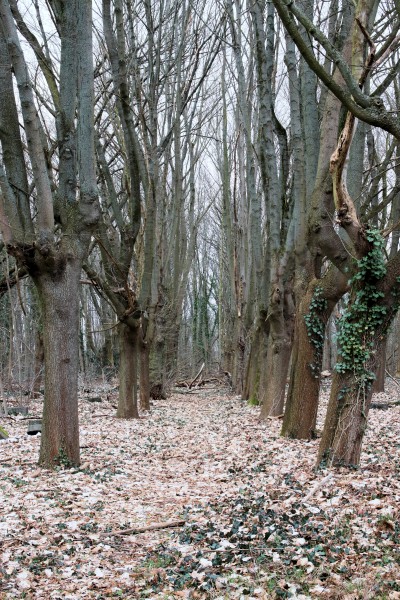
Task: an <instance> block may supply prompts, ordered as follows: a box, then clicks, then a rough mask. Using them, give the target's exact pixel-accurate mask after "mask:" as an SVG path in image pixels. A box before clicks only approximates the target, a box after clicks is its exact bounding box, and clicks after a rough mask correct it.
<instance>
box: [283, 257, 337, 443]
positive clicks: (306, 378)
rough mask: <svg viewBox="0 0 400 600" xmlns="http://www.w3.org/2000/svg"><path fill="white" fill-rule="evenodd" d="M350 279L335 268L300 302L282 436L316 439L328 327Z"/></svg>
mask: <svg viewBox="0 0 400 600" xmlns="http://www.w3.org/2000/svg"><path fill="white" fill-rule="evenodd" d="M346 287H347V279H346V277H344V276H343V275H341V274H340V273H339V271H338V270H337V269H335V268H331V269H330V271H329V272H328V273H327V274H326V275H325V277H324V278H323V279H314V280H313V281H312V282H311V283H310V285H309V286H308V289H307V292H306V294H305V295H304V297H303V298H302V300H301V301H300V305H299V307H298V310H297V318H296V324H295V333H294V345H293V353H292V365H291V376H290V384H289V391H288V397H287V402H286V408H285V416H284V419H283V424H282V435H284V436H286V437H290V438H295V439H313V438H315V426H316V420H317V410H318V400H319V390H320V383H321V381H320V375H321V367H322V357H323V348H324V337H325V327H326V324H327V322H328V319H329V317H330V315H331V313H332V310H333V308H334V306H335V304H336V303H337V302H338V300H339V298H340V297H341V296H342V295H343V293H344V292H345V290H346Z"/></svg>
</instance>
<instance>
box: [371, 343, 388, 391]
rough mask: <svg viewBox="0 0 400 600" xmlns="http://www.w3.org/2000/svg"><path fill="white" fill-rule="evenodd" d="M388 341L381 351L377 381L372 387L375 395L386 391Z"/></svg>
mask: <svg viewBox="0 0 400 600" xmlns="http://www.w3.org/2000/svg"><path fill="white" fill-rule="evenodd" d="M386 342H387V340H386V339H385V341H384V342H383V344H382V348H381V351H380V353H379V356H378V368H377V370H376V379H375V381H374V383H373V386H372V391H373V393H378V392H384V391H385V376H386V348H387V343H386Z"/></svg>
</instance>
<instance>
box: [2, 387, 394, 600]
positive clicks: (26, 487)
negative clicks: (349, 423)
mask: <svg viewBox="0 0 400 600" xmlns="http://www.w3.org/2000/svg"><path fill="white" fill-rule="evenodd" d="M328 392H329V389H328V384H326V385H325V387H324V390H323V392H322V403H321V404H322V407H321V410H320V415H319V420H318V426H319V429H321V428H322V422H323V421H322V419H323V416H324V412H325V409H326V404H327V398H328ZM93 393H95V394H96V395H97V396H98V400H100V399H101V401H99V402H90V401H89V399H90V398H91V396H93ZM399 394H400V388H399V387H398V386H397V385H395V383H394V382H393V381H388V382H387V392H386V393H381V394H376V395H375V396H374V399H373V401H374V405H373V406H374V408H373V409H372V410H371V412H370V419H369V426H368V431H367V434H366V436H365V442H364V449H363V453H362V460H361V467H360V468H359V469H358V470H348V469H346V470H345V469H336V470H320V471H315V470H314V466H315V462H316V454H317V449H318V440H314V441H310V442H307V441H296V440H288V439H283V438H281V437H280V436H279V431H280V426H281V421H280V420H276V419H273V420H270V421H269V422H268V423H267V424H266V423H261V422H259V420H258V416H259V408H258V407H254V406H248V405H246V404H245V403H244V402H243V401H242V400H240V398H239V397H237V396H232V395H230V394H229V393H228V392H227V391H225V390H217V389H203V390H201V391H197V392H196V393H193V394H176V395H173V396H172V397H170V398H168V399H167V400H162V401H155V402H154V403H153V407H152V410H151V413H149V414H144V415H143V416H142V418H141V419H139V420H130V421H123V420H119V419H116V418H115V409H114V406H113V405H115V403H116V396H117V390H116V388H115V387H114V388H113V386H112V385H111V384H103V383H100V384H98V385H96V386H94V385H92V387H91V390H90V392H89V393H88V392H85V391H84V389H83V388H82V391H81V395H80V423H81V458H82V464H81V467H80V468H79V469H76V468H73V469H71V468H69V466H68V464H65V465H63V467H62V468H59V469H57V470H56V471H53V472H52V471H46V470H43V469H41V468H39V467H38V466H37V464H36V463H37V458H38V453H39V445H40V436H28V435H27V434H26V431H27V422H28V421H27V420H26V419H23V418H19V417H14V418H4V417H0V425H1V426H3V427H4V428H6V429H7V430H8V432H9V434H10V437H9V438H8V439H7V440H3V441H1V442H0V516H1V518H0V598H1V599H2V600H3V599H4V600H5V599H12V598H43V599H71V600H72V599H77V600H78V599H81V598H97V599H99V600H100V599H102V598H119V597H121V598H133V599H141V598H150V599H152V598H154V599H156V598H157V599H158V598H160V599H167V598H171V599H174V598H177V599H178V598H193V599H195V598H210V599H217V598H218V599H220V600H223V599H228V600H229V599H231V598H232V599H234V598H243V599H246V600H247V599H252V598H253V599H260V598H261V599H267V598H271V599H274V598H299V599H305V598H329V599H347V600H350V599H357V598H362V599H364V600H366V599H371V600H372V599H374V600H375V599H382V600H383V599H386V598H387V599H396V598H400V522H399V506H400V406H398V405H392V406H389V407H387V404H389V405H390V404H392V403H394V402H396V401H397V400H398V397H399ZM91 399H92V400H93V398H91ZM9 403H10V405H12V404H13V398H10V399H9ZM14 403H17V401H16V400H14ZM29 408H30V414H32V415H35V416H36V415H37V416H39V415H40V413H41V402H40V400H31V401H30V407H29ZM171 522H172V527H167V526H168V525H171ZM174 524H175V526H173V525H174ZM152 525H157V526H159V527H160V528H159V529H156V530H151V529H148V530H147V531H143V532H140V531H139V532H135V528H144V529H146V528H147V527H150V526H152ZM132 530H133V531H132Z"/></svg>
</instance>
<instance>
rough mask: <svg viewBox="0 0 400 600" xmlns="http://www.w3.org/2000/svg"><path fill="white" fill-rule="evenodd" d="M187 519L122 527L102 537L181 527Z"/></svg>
mask: <svg viewBox="0 0 400 600" xmlns="http://www.w3.org/2000/svg"><path fill="white" fill-rule="evenodd" d="M184 524H185V521H183V520H179V521H166V522H165V523H156V524H155V525H147V526H146V527H134V528H133V529H120V530H119V531H108V532H106V533H102V534H101V536H100V537H111V536H115V535H131V534H136V533H145V532H146V531H156V530H157V529H168V528H169V527H181V525H184Z"/></svg>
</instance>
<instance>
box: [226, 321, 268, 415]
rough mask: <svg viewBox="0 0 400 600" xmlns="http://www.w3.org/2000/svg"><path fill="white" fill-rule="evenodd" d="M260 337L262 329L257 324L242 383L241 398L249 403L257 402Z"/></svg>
mask: <svg viewBox="0 0 400 600" xmlns="http://www.w3.org/2000/svg"><path fill="white" fill-rule="evenodd" d="M261 339H262V331H261V326H260V325H259V326H258V327H257V329H256V331H255V332H254V336H253V339H252V341H251V347H250V352H249V356H248V359H247V364H246V376H245V380H244V385H243V393H242V399H243V400H247V401H248V402H249V404H259V396H258V392H259V384H260V355H261ZM229 372H230V371H229Z"/></svg>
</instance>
